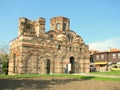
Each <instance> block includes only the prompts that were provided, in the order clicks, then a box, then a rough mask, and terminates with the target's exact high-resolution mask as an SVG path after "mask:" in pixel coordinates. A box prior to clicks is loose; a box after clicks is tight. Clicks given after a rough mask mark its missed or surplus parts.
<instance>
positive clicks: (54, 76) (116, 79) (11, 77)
mask: <svg viewBox="0 0 120 90" xmlns="http://www.w3.org/2000/svg"><path fill="white" fill-rule="evenodd" d="M42 77H44V78H49V77H50V78H51V77H52V78H67V79H68V78H73V79H81V80H104V81H120V78H106V77H95V76H80V75H72V74H52V75H49V74H46V75H41V74H24V75H4V74H0V79H19V78H42Z"/></svg>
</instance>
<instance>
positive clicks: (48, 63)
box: [46, 59, 50, 74]
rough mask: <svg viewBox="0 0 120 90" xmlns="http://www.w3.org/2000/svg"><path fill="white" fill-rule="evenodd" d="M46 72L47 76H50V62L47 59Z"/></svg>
mask: <svg viewBox="0 0 120 90" xmlns="http://www.w3.org/2000/svg"><path fill="white" fill-rule="evenodd" d="M46 64H47V65H46V70H47V74H50V60H49V59H48V60H47V63H46Z"/></svg>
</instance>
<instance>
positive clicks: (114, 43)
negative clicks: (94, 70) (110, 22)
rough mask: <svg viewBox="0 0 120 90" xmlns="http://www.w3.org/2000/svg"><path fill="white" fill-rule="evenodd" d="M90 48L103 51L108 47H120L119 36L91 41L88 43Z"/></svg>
mask: <svg viewBox="0 0 120 90" xmlns="http://www.w3.org/2000/svg"><path fill="white" fill-rule="evenodd" d="M88 45H89V49H90V50H99V51H105V50H108V49H109V47H111V48H117V49H120V37H117V38H112V39H108V40H104V41H97V42H93V43H89V44H88Z"/></svg>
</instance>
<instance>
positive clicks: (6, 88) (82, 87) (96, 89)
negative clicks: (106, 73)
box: [0, 78, 120, 90]
mask: <svg viewBox="0 0 120 90" xmlns="http://www.w3.org/2000/svg"><path fill="white" fill-rule="evenodd" d="M0 90H120V82H113V81H94V80H81V79H70V78H31V79H30V78H29V79H27V78H26V79H0Z"/></svg>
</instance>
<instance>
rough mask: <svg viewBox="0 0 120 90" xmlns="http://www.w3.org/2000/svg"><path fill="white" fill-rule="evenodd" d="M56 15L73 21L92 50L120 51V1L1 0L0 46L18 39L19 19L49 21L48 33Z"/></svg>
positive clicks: (72, 26)
mask: <svg viewBox="0 0 120 90" xmlns="http://www.w3.org/2000/svg"><path fill="white" fill-rule="evenodd" d="M54 16H65V17H67V18H69V19H70V29H71V30H73V31H75V32H76V33H77V34H79V35H80V36H81V37H82V38H83V40H84V42H85V43H86V44H88V45H90V49H99V50H103V49H108V47H113V48H119V49H120V44H119V42H120V0H0V30H1V33H0V43H3V42H4V43H9V42H10V41H11V40H13V39H14V38H16V37H17V33H18V19H19V17H26V18H28V19H31V20H36V19H37V18H39V17H43V18H46V31H48V30H49V20H50V18H52V17H54Z"/></svg>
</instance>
